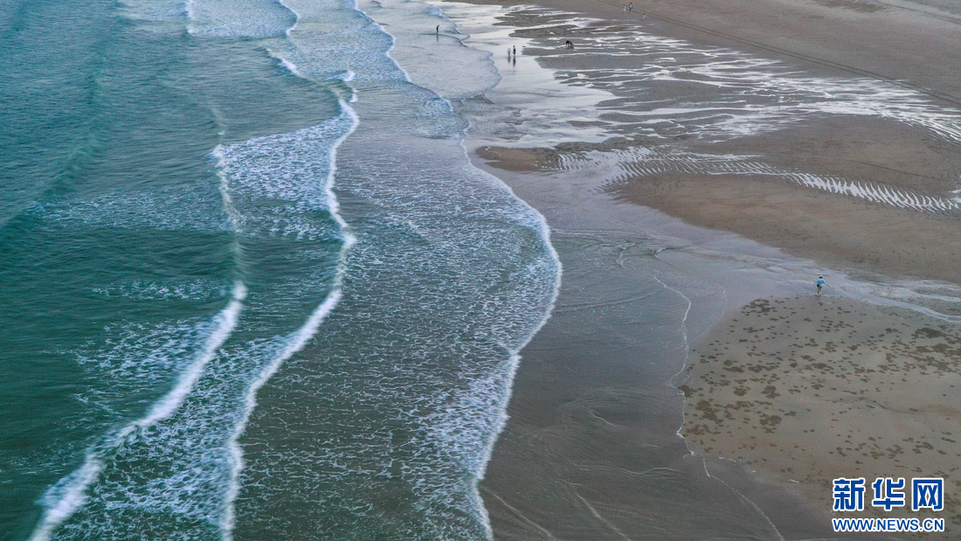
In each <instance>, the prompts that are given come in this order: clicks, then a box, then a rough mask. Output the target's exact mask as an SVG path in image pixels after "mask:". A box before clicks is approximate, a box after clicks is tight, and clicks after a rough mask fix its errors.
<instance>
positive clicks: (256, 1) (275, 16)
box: [185, 0, 297, 39]
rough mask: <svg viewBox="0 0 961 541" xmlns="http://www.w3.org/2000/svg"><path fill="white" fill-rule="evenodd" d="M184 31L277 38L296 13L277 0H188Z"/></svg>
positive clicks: (293, 21)
mask: <svg viewBox="0 0 961 541" xmlns="http://www.w3.org/2000/svg"><path fill="white" fill-rule="evenodd" d="M185 12H186V14H187V16H188V18H189V20H190V23H189V25H188V27H187V31H188V32H190V33H191V34H195V35H201V36H214V37H222V38H255V39H264V38H279V37H284V36H286V35H287V34H288V33H289V32H290V31H291V29H293V28H294V27H295V26H296V24H297V14H296V13H295V12H294V11H293V10H291V9H290V8H288V7H287V6H286V5H284V4H283V3H282V2H279V1H278V0H241V1H238V2H223V1H222V0H188V1H187V3H186V4H185Z"/></svg>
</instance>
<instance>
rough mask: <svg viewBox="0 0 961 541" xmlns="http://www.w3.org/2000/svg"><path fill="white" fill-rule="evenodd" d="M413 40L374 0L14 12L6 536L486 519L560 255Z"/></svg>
mask: <svg viewBox="0 0 961 541" xmlns="http://www.w3.org/2000/svg"><path fill="white" fill-rule="evenodd" d="M406 16H407V17H420V18H422V19H423V20H425V21H429V22H430V26H431V27H433V26H434V25H435V24H440V23H442V22H444V21H443V20H442V19H441V18H439V17H438V16H437V14H436V13H434V12H433V11H431V10H429V9H427V8H426V7H425V8H423V9H420V10H415V12H413V13H409V14H407V15H406ZM434 20H436V23H435V22H434ZM424 24H427V23H426V22H425V23H424ZM392 43H393V41H392V37H391V35H390V34H388V33H387V32H386V31H385V29H384V28H382V27H380V26H378V25H376V24H374V23H373V22H372V21H371V19H369V18H368V17H367V16H366V15H365V14H364V13H362V12H360V11H358V9H357V8H356V6H355V5H354V4H353V3H350V2H339V1H327V2H295V1H289V2H285V3H283V4H281V3H279V2H274V1H269V0H250V1H243V2H230V3H227V2H221V1H217V0H193V1H190V2H187V3H182V2H175V1H170V2H164V1H139V0H135V1H130V2H125V3H122V4H121V3H115V2H69V1H68V2H61V1H57V2H52V1H40V2H4V4H3V7H2V11H0V74H2V78H0V101H2V107H0V126H2V127H3V128H2V130H0V156H2V158H3V159H2V160H0V163H2V165H0V175H2V179H3V180H2V183H0V186H2V187H0V284H3V287H2V288H0V297H2V298H0V322H2V324H0V344H3V348H2V350H0V410H2V411H3V415H2V416H0V539H18V540H20V539H35V540H44V539H102V540H106V539H231V538H237V539H262V538H275V539H276V538H298V539H300V538H304V539H307V538H318V539H319V538H336V539H349V538H357V539H373V538H379V539H411V538H415V537H424V538H426V537H431V538H449V539H470V538H483V537H484V536H485V535H486V527H487V526H486V520H485V517H484V512H483V509H482V507H481V506H480V505H479V501H478V498H477V494H476V488H475V486H474V484H475V481H476V479H477V477H478V476H479V475H481V473H482V470H483V466H484V463H485V461H486V455H487V453H488V451H489V447H490V445H491V443H492V441H493V438H494V437H495V435H496V432H497V431H498V430H499V427H500V425H501V423H502V422H503V420H502V415H503V403H504V400H506V397H507V395H508V389H509V384H510V379H511V377H512V374H513V370H514V367H515V364H516V360H517V357H516V352H517V351H518V350H519V349H520V347H521V346H522V345H523V344H524V343H525V342H526V340H527V339H529V337H530V336H531V335H532V334H533V333H534V331H535V330H536V329H537V327H538V326H539V325H541V324H542V322H543V320H544V318H545V317H546V315H547V313H548V311H549V307H550V304H551V302H552V301H553V298H554V295H555V291H556V287H557V283H558V276H559V264H558V262H557V259H556V256H555V255H554V253H553V250H552V248H551V247H550V245H549V243H548V240H547V228H546V225H545V224H544V223H543V220H542V219H541V217H540V216H539V215H538V214H537V213H536V212H534V211H533V210H532V209H530V208H529V207H528V206H526V205H525V204H523V203H522V202H521V201H519V200H518V199H517V198H515V197H514V196H513V195H512V194H511V193H510V191H509V190H508V189H507V188H506V187H505V186H503V184H501V183H500V182H499V181H498V180H497V179H495V178H493V177H490V176H489V175H486V174H484V173H481V172H480V171H478V170H476V169H474V168H472V167H471V166H470V165H469V163H468V160H467V157H466V154H465V152H464V150H463V147H462V146H461V140H462V138H463V136H464V130H465V128H466V126H467V123H466V121H464V119H462V118H460V117H459V116H457V115H455V114H454V113H453V112H452V110H451V107H450V103H449V102H447V101H446V100H445V99H443V98H442V97H441V96H440V95H438V94H437V93H435V92H434V91H432V90H431V89H430V88H424V87H420V86H416V85H414V84H411V83H410V82H409V81H408V78H407V75H406V73H405V72H404V71H403V69H402V67H401V66H399V65H398V64H397V63H395V62H394V61H393V60H392V59H391V58H390V57H389V56H388V52H389V51H390V49H391V47H392ZM455 44H456V46H454V45H455ZM463 51H466V49H464V48H463V47H460V46H459V44H458V43H456V42H455V43H452V44H450V46H445V45H444V44H438V48H437V50H436V51H435V53H436V54H440V55H451V56H456V55H457V54H462V53H463ZM476 60H477V58H476V57H471V61H476ZM479 69H481V70H486V72H485V71H481V72H480V75H481V76H480V77H477V78H475V81H476V80H479V81H487V83H482V85H483V84H493V83H495V82H496V80H497V75H496V71H494V69H493V66H492V65H491V64H490V63H487V64H486V65H485V64H483V63H481V64H479ZM485 74H486V75H485ZM475 84H476V83H475ZM447 90H448V91H450V90H451V89H447ZM455 90H456V89H455ZM480 90H483V87H482V88H480ZM461 91H462V92H463V93H465V94H470V93H471V92H474V91H475V89H472V88H463V89H461ZM265 385H266V387H265ZM258 393H261V395H262V396H261V402H262V405H263V407H262V408H257V401H258ZM252 414H253V415H254V416H255V417H254V418H253V419H251V415H252ZM252 420H253V421H255V422H257V423H258V426H261V427H271V430H272V431H274V433H273V434H270V435H269V436H272V437H255V438H252V439H251V438H248V439H245V438H246V437H247V436H245V429H246V428H247V426H248V423H249V422H251V421H252ZM262 432H263V429H261V430H260V432H258V434H260V435H263V434H262ZM412 536H413V537H412Z"/></svg>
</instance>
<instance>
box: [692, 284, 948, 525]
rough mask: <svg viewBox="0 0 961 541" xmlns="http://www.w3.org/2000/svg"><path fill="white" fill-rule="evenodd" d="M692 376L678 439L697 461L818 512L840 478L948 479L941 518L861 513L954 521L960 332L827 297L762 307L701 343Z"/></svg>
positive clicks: (762, 302)
mask: <svg viewBox="0 0 961 541" xmlns="http://www.w3.org/2000/svg"><path fill="white" fill-rule="evenodd" d="M687 373H688V375H689V376H690V380H689V383H687V384H686V385H682V386H680V388H681V390H682V391H683V392H684V393H685V395H686V397H687V404H686V408H685V422H684V435H685V437H686V438H687V441H688V443H689V444H690V445H691V447H692V448H693V449H695V450H697V451H698V452H702V453H705V454H708V455H722V456H724V457H726V458H730V459H735V460H743V461H747V462H748V463H750V464H751V465H753V467H755V468H757V469H759V470H761V471H762V472H764V473H765V474H767V475H772V476H773V477H774V478H775V479H777V480H779V481H781V482H788V483H796V484H797V485H798V487H799V488H800V490H801V491H802V493H803V494H805V495H806V496H807V497H809V498H811V499H813V500H815V501H818V502H819V503H820V506H821V507H823V508H825V509H830V508H831V506H832V505H833V500H832V480H833V479H835V478H839V477H846V478H849V479H850V478H861V477H863V478H865V479H866V480H867V482H868V484H870V483H871V482H873V480H874V479H875V478H876V477H894V478H898V477H903V478H904V479H906V482H907V483H908V484H909V486H910V479H911V478H913V477H943V478H945V480H946V484H947V486H946V489H945V490H946V493H947V502H946V505H945V511H944V512H941V513H934V512H931V511H927V512H916V513H912V512H910V509H908V510H904V509H901V510H892V511H889V512H885V511H883V510H882V509H875V508H872V507H870V504H869V503H866V504H865V505H866V512H865V513H864V514H861V515H859V516H870V515H872V514H873V515H874V516H879V517H885V516H888V517H891V516H903V517H909V516H916V517H940V518H945V519H946V521H948V522H949V523H950V522H953V523H954V524H955V526H957V525H958V524H961V505H959V504H961V402H959V400H958V396H959V393H961V329H959V328H958V327H957V326H956V325H947V324H944V323H938V322H936V321H932V320H931V318H926V317H923V316H920V315H918V314H917V313H915V312H909V311H906V310H903V309H892V308H878V307H876V306H872V305H869V304H865V303H861V302H857V301H852V300H850V299H844V298H838V297H831V296H827V295H824V296H822V297H820V298H818V297H814V296H803V297H801V296H797V297H790V298H779V299H777V298H776V299H758V300H756V301H754V302H752V303H750V304H748V305H747V306H745V307H744V308H743V309H741V310H740V311H739V312H737V313H735V314H733V315H731V316H729V317H728V318H727V319H726V320H725V321H724V322H723V323H721V324H719V325H717V326H716V327H715V329H714V330H713V331H712V332H711V333H710V335H709V336H708V337H706V338H705V339H704V340H702V341H701V342H700V343H699V344H698V346H697V348H696V350H695V352H694V354H693V356H692V359H691V362H690V364H689V366H688V368H687ZM867 494H868V495H870V494H871V492H870V489H869V490H868V493H867ZM868 497H869V496H868ZM909 498H910V496H909ZM909 505H910V504H909ZM872 511H873V513H872ZM927 538H931V539H935V538H937V539H952V538H954V537H953V536H932V534H928V537H927Z"/></svg>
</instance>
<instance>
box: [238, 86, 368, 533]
mask: <svg viewBox="0 0 961 541" xmlns="http://www.w3.org/2000/svg"><path fill="white" fill-rule="evenodd" d="M340 106H341V110H342V111H343V114H344V115H346V117H347V119H348V120H349V122H350V127H349V128H348V129H346V130H344V132H343V134H342V135H341V136H340V137H339V138H337V139H336V140H335V141H334V142H333V143H332V144H331V145H330V151H329V158H328V163H329V167H328V173H327V177H326V181H325V182H324V185H323V189H324V192H325V193H326V196H327V201H326V202H327V208H328V210H329V212H330V214H331V216H332V217H333V218H334V220H335V221H336V222H337V224H338V225H339V226H340V227H341V231H342V235H343V238H344V243H343V244H342V245H341V251H340V257H339V259H340V264H339V265H338V267H337V273H336V275H335V277H334V281H333V283H332V284H331V292H330V294H328V296H327V298H326V299H324V302H322V303H321V304H320V306H318V307H317V308H316V309H315V310H314V311H313V312H312V313H311V314H310V317H309V318H308V319H307V321H306V322H305V323H304V324H303V326H301V328H300V329H298V330H297V331H295V332H294V333H292V334H291V335H290V336H288V337H287V338H286V339H285V342H286V346H285V347H284V348H283V349H282V350H280V352H278V354H277V355H276V356H274V357H273V359H271V360H270V361H269V362H268V363H267V364H266V365H265V366H264V368H263V370H262V371H261V373H260V374H259V376H258V377H257V378H256V379H255V380H254V381H253V382H251V383H250V385H249V387H248V388H247V391H246V393H245V396H244V406H243V410H242V413H241V414H240V418H239V420H238V421H237V423H236V424H235V425H234V429H233V433H232V434H231V436H230V439H229V440H228V441H227V444H226V447H227V450H228V453H229V457H230V473H229V484H228V487H227V491H226V494H225V497H224V513H223V516H222V517H221V520H220V530H221V534H222V538H223V539H224V540H225V541H231V540H232V539H233V530H234V526H235V510H234V502H235V501H236V499H237V496H238V494H239V493H240V473H241V471H242V470H243V468H244V458H243V450H242V449H241V447H240V444H239V440H240V437H241V436H242V435H243V433H244V431H245V430H246V428H247V423H248V421H249V420H250V415H251V414H252V413H253V411H254V409H255V408H256V407H257V392H258V391H259V390H260V388H261V387H263V386H264V384H265V383H267V381H268V380H270V378H271V377H272V376H273V375H274V374H275V373H276V372H277V370H279V369H280V366H281V365H282V364H283V362H284V361H285V360H287V359H289V358H290V357H291V356H292V355H294V354H295V353H297V352H298V351H300V350H301V349H303V347H304V346H305V345H306V344H307V342H308V341H309V340H310V339H311V338H312V337H313V336H314V335H315V334H316V333H317V329H318V328H319V327H320V325H321V323H323V321H324V318H326V317H327V315H328V314H330V312H331V311H333V309H334V308H335V307H336V306H337V303H338V302H340V299H341V297H342V295H343V293H342V287H343V281H344V273H345V272H346V267H345V261H346V256H347V251H348V250H349V249H350V247H351V246H352V245H353V244H354V243H355V242H356V238H355V237H354V236H353V235H352V234H351V233H350V230H349V226H348V225H347V223H346V222H345V221H344V219H343V218H342V217H341V216H340V214H339V213H338V209H339V205H338V203H337V196H336V194H335V193H334V191H333V188H334V183H335V180H336V175H337V149H338V148H339V147H340V145H342V144H343V142H344V141H346V140H347V138H348V137H350V135H351V134H352V133H353V132H354V130H356V129H357V125H358V124H359V122H360V120H359V119H358V117H357V114H356V113H355V112H354V110H353V109H351V108H350V106H349V105H347V104H346V103H344V102H343V101H342V102H341V104H340Z"/></svg>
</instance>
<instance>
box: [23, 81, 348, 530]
mask: <svg viewBox="0 0 961 541" xmlns="http://www.w3.org/2000/svg"><path fill="white" fill-rule="evenodd" d="M292 68H293V69H294V70H296V66H292ZM339 102H340V108H341V117H346V119H347V120H348V122H350V126H349V127H348V128H347V130H345V132H344V134H343V135H341V136H340V137H339V138H338V139H337V140H336V141H335V142H334V144H333V145H331V149H330V158H329V161H328V163H329V164H330V166H329V168H328V172H327V179H326V181H325V183H324V191H325V193H326V196H327V208H328V211H329V212H330V215H331V217H333V219H334V221H335V222H336V223H337V225H338V226H339V227H340V228H341V234H342V236H343V241H344V242H343V244H342V245H341V247H340V255H339V261H340V264H339V265H338V267H337V273H336V274H335V276H334V281H333V284H332V287H331V291H330V293H328V294H327V298H325V299H324V301H323V302H322V303H321V304H320V306H318V307H317V308H315V309H314V311H313V312H311V314H310V317H308V318H307V321H306V322H304V324H303V325H302V326H301V327H300V328H299V329H297V330H296V331H294V332H292V333H290V334H289V335H287V337H286V340H285V342H286V344H285V346H284V347H283V348H281V349H280V351H278V352H277V354H276V355H275V356H274V358H273V359H271V361H270V362H269V363H268V364H267V365H266V366H265V367H264V369H263V370H262V371H261V373H260V375H259V376H258V377H257V378H256V379H255V380H253V381H252V382H251V383H250V386H249V387H248V388H247V392H246V394H245V395H244V409H243V413H242V415H241V417H240V419H239V421H238V422H237V424H236V425H235V426H234V430H233V433H232V434H231V436H230V439H229V440H228V441H227V452H228V456H229V457H230V458H229V459H230V480H229V481H228V483H229V484H228V486H227V493H226V495H225V496H224V502H223V505H224V510H223V514H222V515H221V520H220V535H221V539H222V540H223V541H233V531H234V528H235V526H236V516H237V515H236V507H235V503H236V501H237V496H238V495H239V494H240V488H241V486H240V473H241V472H242V471H243V469H244V465H245V463H244V453H243V449H241V447H240V437H241V436H243V434H244V431H246V429H247V423H248V422H249V421H250V416H251V415H252V414H253V411H254V409H255V408H256V407H257V393H258V392H259V391H260V389H261V387H263V386H264V385H265V384H266V383H267V382H268V381H269V380H270V378H271V377H273V375H274V374H276V373H277V371H278V370H280V367H281V366H282V365H283V363H284V361H286V360H287V359H289V358H290V357H292V356H293V355H294V354H295V353H297V352H298V351H300V350H302V349H303V348H304V346H305V345H307V342H308V341H310V339H311V338H313V336H314V335H315V334H317V330H318V328H319V327H320V325H321V323H323V322H324V319H326V318H327V315H328V314H330V313H331V312H332V311H333V310H334V308H336V307H337V304H338V303H339V302H340V299H341V297H342V296H343V284H344V278H345V276H346V274H347V265H346V261H347V252H348V251H349V250H350V248H351V246H353V245H354V244H355V243H356V242H357V239H356V237H354V235H353V234H351V232H350V226H349V225H348V224H347V222H346V221H344V219H343V217H342V216H341V215H340V213H339V212H338V210H339V208H340V206H339V204H338V202H337V196H336V194H334V190H333V187H334V181H335V178H336V175H337V149H338V148H340V146H341V145H342V144H343V143H344V141H346V140H347V138H348V137H350V136H351V134H353V133H354V131H355V130H356V129H357V126H358V125H359V124H360V119H359V117H358V116H357V113H355V112H354V110H353V109H352V108H351V107H350V106H349V105H347V103H346V102H345V101H344V100H339ZM31 541H33V540H31Z"/></svg>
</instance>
